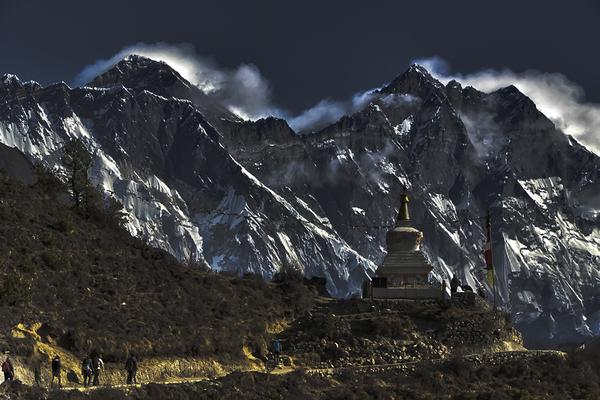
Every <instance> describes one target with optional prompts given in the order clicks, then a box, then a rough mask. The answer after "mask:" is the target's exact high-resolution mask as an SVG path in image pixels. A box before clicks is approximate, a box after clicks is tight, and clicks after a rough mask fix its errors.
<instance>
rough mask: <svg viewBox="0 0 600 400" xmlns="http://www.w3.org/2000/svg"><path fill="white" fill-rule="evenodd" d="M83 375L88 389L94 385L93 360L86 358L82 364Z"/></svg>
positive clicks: (84, 383) (84, 384)
mask: <svg viewBox="0 0 600 400" xmlns="http://www.w3.org/2000/svg"><path fill="white" fill-rule="evenodd" d="M81 375H83V386H85V387H88V386H89V385H90V384H91V383H92V375H93V372H92V359H91V358H90V356H86V357H85V358H84V359H83V361H82V363H81Z"/></svg>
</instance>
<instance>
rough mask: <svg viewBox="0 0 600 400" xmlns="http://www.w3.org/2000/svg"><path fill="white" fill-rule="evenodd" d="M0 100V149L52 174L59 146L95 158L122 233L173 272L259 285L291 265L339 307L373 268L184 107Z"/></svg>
mask: <svg viewBox="0 0 600 400" xmlns="http://www.w3.org/2000/svg"><path fill="white" fill-rule="evenodd" d="M16 91H18V92H19V93H20V94H19V96H18V97H15V96H7V92H8V94H11V92H13V93H14V92H16ZM0 95H2V98H3V102H2V105H1V106H0V116H1V118H0V141H2V142H3V143H5V144H7V145H9V146H12V147H16V148H18V149H19V150H21V151H22V152H24V153H25V154H26V155H28V156H29V157H30V158H31V159H33V160H34V161H37V162H42V163H44V164H47V165H49V166H51V167H56V166H57V165H58V160H59V151H60V148H61V147H62V146H63V144H64V142H65V141H66V140H68V139H70V138H80V139H81V140H82V141H83V142H84V143H85V144H86V146H87V147H88V149H89V150H90V152H91V153H92V154H93V155H94V162H93V166H92V169H91V177H92V180H93V182H94V183H96V184H98V185H100V186H101V187H102V188H103V189H104V190H105V191H106V192H107V193H110V194H111V195H113V196H115V197H116V198H117V199H119V200H120V201H121V202H122V204H123V206H124V208H125V210H126V211H127V213H128V222H127V229H128V230H129V231H130V232H131V233H132V234H133V235H136V236H139V237H143V238H145V239H146V240H147V241H148V242H149V243H151V244H153V245H154V246H157V247H160V248H163V249H165V250H167V251H169V252H171V253H172V254H174V255H176V256H177V257H179V258H180V259H182V260H189V259H192V261H194V260H198V259H205V260H206V261H207V262H208V263H209V264H210V265H211V267H212V268H214V269H216V270H226V271H236V272H238V273H242V272H255V273H258V274H260V275H263V276H265V277H271V276H272V275H273V274H274V273H275V272H276V271H278V270H279V269H280V268H281V266H282V265H290V266H292V267H293V268H297V269H299V270H302V271H303V272H304V273H305V274H306V275H308V276H315V275H316V276H322V277H326V278H327V280H328V283H329V289H330V291H331V292H332V293H334V294H337V295H340V296H343V295H346V294H347V293H350V292H353V291H356V290H358V288H359V287H360V285H361V283H362V281H363V279H364V278H365V276H366V273H367V272H366V271H367V270H369V269H370V270H373V269H374V268H375V265H374V264H373V263H372V262H370V261H369V260H367V259H365V258H363V257H361V256H360V255H358V254H357V253H356V252H355V251H354V250H352V249H351V248H350V247H349V246H348V244H347V243H346V242H345V241H344V240H342V239H341V238H340V237H339V236H338V235H337V234H336V233H335V231H333V230H332V229H331V228H330V227H329V226H327V225H323V223H322V219H320V218H315V214H314V212H312V211H311V212H310V213H309V218H305V217H304V216H303V215H302V213H306V210H301V211H298V210H296V208H295V207H294V206H293V205H292V204H290V203H289V202H287V201H286V200H285V199H283V198H282V197H281V196H279V195H277V194H276V193H275V192H273V191H272V190H270V189H269V188H268V187H266V186H265V185H263V184H262V183H261V182H260V181H259V180H257V179H256V178H255V177H254V176H253V175H252V174H251V173H249V172H248V171H247V170H246V169H245V168H244V167H243V166H241V165H240V164H238V163H237V162H236V161H235V160H234V159H232V158H231V156H230V155H229V154H228V153H227V152H226V151H225V149H224V148H223V146H222V145H221V144H220V143H219V140H220V135H219V134H218V133H217V132H216V131H215V130H214V128H212V126H211V125H210V124H209V123H208V122H207V121H206V120H205V119H204V117H203V116H202V114H200V112H198V110H197V109H196V107H195V106H194V105H193V104H192V103H191V102H190V101H187V100H180V99H175V98H171V99H167V98H165V97H162V96H159V95H156V94H154V93H152V92H149V91H147V90H142V91H138V90H130V89H129V88H125V87H122V86H121V87H112V88H108V89H107V88H87V87H86V88H81V89H70V88H68V87H67V86H66V85H64V84H57V85H53V86H50V87H48V88H41V87H39V86H38V85H35V84H25V85H23V84H22V83H21V82H19V81H18V80H17V79H16V78H13V79H11V81H10V82H8V83H6V82H5V83H4V86H3V87H2V88H0Z"/></svg>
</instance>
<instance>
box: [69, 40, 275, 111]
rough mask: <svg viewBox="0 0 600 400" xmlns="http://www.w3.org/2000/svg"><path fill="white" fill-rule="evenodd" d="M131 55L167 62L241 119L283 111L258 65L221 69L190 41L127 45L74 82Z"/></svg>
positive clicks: (78, 83) (85, 80)
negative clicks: (273, 96) (275, 100)
mask: <svg viewBox="0 0 600 400" xmlns="http://www.w3.org/2000/svg"><path fill="white" fill-rule="evenodd" d="M131 54H138V55H141V56H144V57H148V58H151V59H153V60H157V61H164V62H165V63H167V64H169V65H170V66H171V67H172V68H173V69H175V70H176V71H177V72H179V73H180V74H181V76H183V77H184V78H185V79H186V80H188V81H189V82H191V83H192V84H194V85H195V86H197V87H198V88H199V89H200V90H202V91H203V92H204V93H206V94H207V95H209V96H213V97H214V98H215V100H216V101H219V102H221V103H222V104H223V105H224V106H225V107H227V108H228V109H230V110H231V111H232V112H235V113H236V114H238V115H240V116H241V117H242V118H246V119H257V118H261V117H265V116H268V115H283V114H284V113H283V111H282V110H280V109H278V108H277V107H275V106H274V105H273V104H272V101H271V90H270V86H269V83H268V81H267V80H266V79H265V78H264V77H263V76H262V75H261V73H260V71H259V70H258V68H257V67H256V66H255V65H252V64H241V65H240V66H238V67H237V68H234V69H227V68H221V67H220V66H219V65H217V63H216V62H215V61H214V60H212V59H211V58H209V57H204V56H201V55H199V54H197V53H196V51H195V50H194V48H193V46H191V45H189V44H178V45H173V44H167V43H156V44H146V43H138V44H135V45H132V46H127V47H125V48H123V49H122V50H121V51H119V52H118V53H117V54H115V55H114V56H112V57H110V58H108V59H101V60H97V61H96V62H95V63H93V64H91V65H88V66H87V67H85V68H84V69H83V70H82V71H81V72H80V73H79V74H78V75H77V77H76V78H75V79H74V82H73V83H74V84H75V85H77V86H80V85H84V84H86V83H87V82H89V81H91V80H92V79H93V78H94V77H96V76H97V75H99V74H101V73H103V72H105V71H106V70H108V69H110V68H111V67H112V66H113V65H115V64H116V63H118V62H119V61H120V60H122V59H123V58H125V57H127V56H128V55H131Z"/></svg>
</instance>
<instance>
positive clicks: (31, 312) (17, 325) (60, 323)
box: [0, 172, 314, 362]
mask: <svg viewBox="0 0 600 400" xmlns="http://www.w3.org/2000/svg"><path fill="white" fill-rule="evenodd" d="M38 175H39V177H38V178H39V179H37V183H35V184H34V185H32V186H27V185H24V184H22V183H20V182H18V181H16V180H15V179H13V178H11V177H10V176H8V175H7V174H5V173H1V172H0V221H2V223H0V289H1V290H0V302H1V303H2V307H0V319H1V321H2V324H0V349H2V350H4V351H7V350H8V351H10V352H11V353H13V354H14V355H16V356H22V357H25V358H26V357H28V356H30V355H31V354H32V352H33V349H34V348H35V347H36V345H35V342H36V341H38V342H43V343H46V344H49V345H52V346H53V348H61V349H64V350H65V351H68V352H71V353H72V354H74V355H76V356H83V355H84V354H87V353H88V352H90V351H93V350H97V351H100V352H102V354H103V355H104V357H105V359H106V360H108V361H111V360H114V361H117V360H123V359H124V357H125V355H126V354H127V352H129V351H134V352H136V353H137V354H138V355H139V356H140V357H141V358H144V357H150V356H161V357H166V356H194V357H211V358H216V359H219V360H223V361H225V362H227V361H233V360H237V359H240V358H244V357H247V356H248V354H247V353H254V354H255V355H263V354H264V353H265V348H266V343H268V342H269V341H270V340H271V336H272V332H273V330H274V329H275V328H276V327H278V326H281V324H282V323H283V322H284V321H287V320H290V319H292V318H294V317H295V316H296V315H298V314H302V313H304V312H305V311H306V310H307V309H308V308H310V307H311V305H312V300H313V297H314V295H313V293H312V292H311V291H310V290H309V289H308V288H307V287H306V286H304V285H302V283H301V282H296V281H293V280H292V281H286V282H282V283H278V284H272V283H265V282H263V281H261V280H260V279H256V278H254V277H248V278H245V279H242V278H237V277H232V276H225V275H220V274H214V273H208V272H203V271H201V270H200V269H198V268H188V267H185V266H182V265H180V264H178V263H177V262H176V260H175V259H174V258H173V257H171V256H170V255H169V254H167V253H165V252H163V251H160V250H156V249H152V248H150V247H148V246H147V245H145V244H144V243H143V242H142V241H140V240H138V239H135V238H132V237H131V236H130V235H129V234H128V233H127V232H125V231H124V230H123V229H121V228H120V227H118V226H117V224H116V223H115V220H116V218H115V216H114V214H112V213H110V212H106V211H103V210H96V212H94V213H93V214H92V215H88V214H86V215H85V216H84V215H82V213H81V212H77V211H75V210H74V209H72V208H71V207H70V205H69V201H68V195H67V193H66V189H65V188H64V187H63V186H62V185H61V184H60V183H59V182H57V181H56V180H55V179H53V178H52V177H51V176H50V175H48V174H46V173H43V172H38ZM38 347H39V346H38Z"/></svg>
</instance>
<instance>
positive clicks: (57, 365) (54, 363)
mask: <svg viewBox="0 0 600 400" xmlns="http://www.w3.org/2000/svg"><path fill="white" fill-rule="evenodd" d="M58 370H60V360H58V359H56V358H55V359H54V360H52V371H58Z"/></svg>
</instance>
